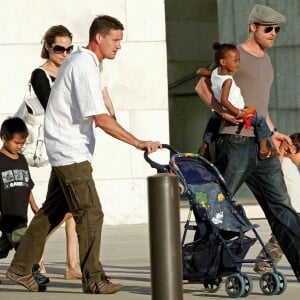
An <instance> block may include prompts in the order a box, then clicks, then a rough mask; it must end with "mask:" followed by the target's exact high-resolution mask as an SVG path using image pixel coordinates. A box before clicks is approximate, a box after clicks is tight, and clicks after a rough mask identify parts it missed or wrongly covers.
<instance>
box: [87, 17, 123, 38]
mask: <svg viewBox="0 0 300 300" xmlns="http://www.w3.org/2000/svg"><path fill="white" fill-rule="evenodd" d="M112 29H114V30H124V26H123V24H122V23H121V22H120V21H119V20H117V19H116V18H114V17H111V16H107V15H100V16H97V17H96V18H95V19H94V20H93V22H92V24H91V26H90V30H89V40H90V41H92V40H93V39H94V37H95V35H96V34H97V33H101V34H102V35H103V36H106V35H107V34H109V32H110V31H111V30H112Z"/></svg>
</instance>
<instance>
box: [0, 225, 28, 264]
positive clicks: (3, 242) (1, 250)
mask: <svg viewBox="0 0 300 300" xmlns="http://www.w3.org/2000/svg"><path fill="white" fill-rule="evenodd" d="M26 229H27V227H22V228H18V229H15V230H13V231H12V232H10V233H6V234H2V236H1V237H0V258H5V257H7V255H8V253H9V251H10V250H12V249H15V250H16V249H17V248H18V246H19V244H20V241H21V239H22V237H23V236H24V234H25V231H26Z"/></svg>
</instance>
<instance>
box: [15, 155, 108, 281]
mask: <svg viewBox="0 0 300 300" xmlns="http://www.w3.org/2000/svg"><path fill="white" fill-rule="evenodd" d="M92 171H93V170H92V167H91V164H90V163H89V162H87V161H85V162H81V163H76V164H72V165H67V166H62V167H52V170H51V175H50V179H49V184H48V191H47V196H46V201H45V202H44V204H43V206H42V208H41V209H40V210H39V212H38V213H37V214H36V215H35V216H34V218H33V220H32V221H31V223H30V225H29V227H28V229H27V231H26V233H25V235H24V237H23V238H22V241H21V243H20V245H19V247H18V250H17V252H16V253H15V256H14V258H13V261H12V263H11V266H10V267H9V270H10V271H12V272H15V273H17V274H20V275H27V274H30V273H31V270H32V266H33V265H34V264H37V263H38V262H39V260H40V258H41V256H42V253H43V250H44V246H45V242H46V238H47V235H48V233H49V232H50V231H51V230H52V229H53V228H55V227H56V226H57V225H58V224H59V223H60V222H61V221H62V219H63V218H64V215H65V214H66V213H67V212H72V213H73V216H74V219H75V222H76V231H77V234H78V240H79V256H80V265H81V270H82V281H83V284H87V283H92V282H98V281H100V280H101V277H102V275H104V271H103V268H102V265H101V263H100V260H99V255H100V242H101V231H102V224H103V211H102V208H101V204H100V200H99V197H98V194H97V191H96V187H95V183H94V180H93V177H92Z"/></svg>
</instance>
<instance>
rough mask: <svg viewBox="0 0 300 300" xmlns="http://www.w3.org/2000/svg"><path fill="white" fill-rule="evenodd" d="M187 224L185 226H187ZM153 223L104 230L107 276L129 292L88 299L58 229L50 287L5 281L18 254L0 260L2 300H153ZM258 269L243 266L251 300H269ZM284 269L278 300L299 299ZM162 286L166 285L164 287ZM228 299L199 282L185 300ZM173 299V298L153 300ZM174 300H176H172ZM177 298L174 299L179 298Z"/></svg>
mask: <svg viewBox="0 0 300 300" xmlns="http://www.w3.org/2000/svg"><path fill="white" fill-rule="evenodd" d="M252 222H253V223H256V224H259V225H260V227H259V228H258V232H259V234H260V236H261V237H262V238H263V240H264V241H267V239H268V238H269V234H270V230H269V227H268V225H267V222H266V221H265V220H254V221H252ZM182 225H183V224H182ZM148 230H149V229H148V225H146V224H142V225H122V226H104V227H103V238H102V247H101V249H102V252H101V257H102V259H101V261H102V263H103V265H104V268H105V270H106V272H107V275H109V276H110V277H112V280H113V281H115V282H120V283H122V284H123V285H124V288H123V289H122V290H121V291H120V292H118V293H116V294H114V295H88V294H83V293H82V290H81V283H80V281H67V280H64V279H63V273H64V266H65V232H64V229H63V228H62V229H60V230H58V231H57V232H56V233H55V234H54V235H53V236H52V237H51V238H50V240H49V241H48V243H47V247H46V249H45V261H46V267H47V272H48V276H49V277H50V280H51V283H50V284H49V285H48V290H47V292H45V293H33V292H28V291H27V290H26V289H24V288H23V287H22V286H20V285H15V284H14V283H13V282H11V281H9V280H8V279H6V278H5V272H6V269H7V268H8V265H9V263H10V261H11V259H12V255H13V252H11V253H10V255H9V257H8V258H6V259H3V260H1V261H0V278H1V280H2V284H1V285H0V297H1V299H5V300H19V299H20V300H21V299H22V300H29V299H30V300H31V299H39V300H58V299H64V300H69V299H70V300H79V299H80V300H82V299H96V298H98V297H99V299H103V300H105V299H113V300H144V299H147V300H150V299H152V296H151V280H150V278H151V272H150V270H151V269H150V259H149V232H148ZM259 250H260V245H259V243H258V242H257V243H256V244H255V245H254V246H252V247H251V249H250V251H249V253H248V255H247V257H248V256H249V257H252V258H253V257H255V255H256V253H257V252H258V251H259ZM252 268H253V265H244V266H243V271H245V272H246V273H247V274H248V275H249V276H250V277H251V278H252V279H253V292H252V293H251V295H250V296H249V297H248V298H247V299H264V298H265V297H268V296H265V295H263V294H262V292H261V290H260V288H259V278H260V276H259V275H258V274H256V273H254V272H253V271H252ZM278 269H279V271H281V272H282V273H284V274H285V275H286V277H287V280H288V286H287V290H286V291H285V292H284V293H283V294H282V295H279V296H272V297H273V298H274V299H283V297H284V298H287V299H289V300H293V299H299V293H300V283H298V282H297V281H296V279H295V277H294V276H293V273H292V271H291V269H290V267H289V265H288V263H287V260H286V259H285V258H284V259H283V260H282V261H281V262H280V265H279V268H278ZM162 284H163V283H162ZM204 298H209V299H224V298H228V296H227V293H226V291H225V288H224V284H222V286H221V288H220V290H219V291H218V292H216V293H214V294H209V293H206V292H205V291H204V289H203V286H202V285H200V284H187V283H183V299H184V300H192V299H193V300H195V299H204ZM153 300H170V299H153ZM172 300H173V299H172ZM174 300H175V299H174Z"/></svg>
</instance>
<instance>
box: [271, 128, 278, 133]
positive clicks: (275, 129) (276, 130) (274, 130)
mask: <svg viewBox="0 0 300 300" xmlns="http://www.w3.org/2000/svg"><path fill="white" fill-rule="evenodd" d="M276 132H278V129H277V128H276V127H274V128H273V130H272V134H271V135H273V134H274V133H276Z"/></svg>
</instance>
